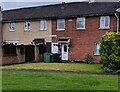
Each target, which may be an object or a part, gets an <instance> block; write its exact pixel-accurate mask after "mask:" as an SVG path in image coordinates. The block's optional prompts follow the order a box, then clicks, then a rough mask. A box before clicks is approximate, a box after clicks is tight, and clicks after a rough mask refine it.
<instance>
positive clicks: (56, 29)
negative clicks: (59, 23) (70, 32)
mask: <svg viewBox="0 0 120 92" xmlns="http://www.w3.org/2000/svg"><path fill="white" fill-rule="evenodd" d="M64 30H65V29H56V31H64Z"/></svg>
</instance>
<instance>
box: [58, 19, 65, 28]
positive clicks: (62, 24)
mask: <svg viewBox="0 0 120 92" xmlns="http://www.w3.org/2000/svg"><path fill="white" fill-rule="evenodd" d="M57 30H65V20H64V19H58V20H57Z"/></svg>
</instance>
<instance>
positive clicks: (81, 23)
mask: <svg viewBox="0 0 120 92" xmlns="http://www.w3.org/2000/svg"><path fill="white" fill-rule="evenodd" d="M76 28H77V29H85V17H81V18H77V21H76Z"/></svg>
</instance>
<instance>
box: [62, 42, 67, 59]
mask: <svg viewBox="0 0 120 92" xmlns="http://www.w3.org/2000/svg"><path fill="white" fill-rule="evenodd" d="M62 60H68V44H62Z"/></svg>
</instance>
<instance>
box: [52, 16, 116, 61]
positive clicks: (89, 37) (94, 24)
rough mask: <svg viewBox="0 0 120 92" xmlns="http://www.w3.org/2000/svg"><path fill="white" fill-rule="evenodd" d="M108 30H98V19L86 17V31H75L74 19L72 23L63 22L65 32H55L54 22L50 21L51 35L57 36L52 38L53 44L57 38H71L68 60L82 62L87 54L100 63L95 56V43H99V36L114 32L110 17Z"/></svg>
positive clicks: (114, 26) (112, 21)
mask: <svg viewBox="0 0 120 92" xmlns="http://www.w3.org/2000/svg"><path fill="white" fill-rule="evenodd" d="M110 21H111V22H110V29H104V30H101V29H99V26H100V17H86V29H85V30H77V29H76V18H74V19H72V21H68V19H66V20H65V30H64V31H57V30H56V23H57V21H56V20H53V21H52V34H53V35H57V38H53V39H52V40H53V42H55V41H57V40H58V39H59V37H71V39H72V40H71V47H70V48H69V60H84V58H85V56H86V55H87V54H90V55H91V56H92V57H93V58H94V61H95V62H99V61H100V56H95V55H94V51H95V43H98V42H100V37H101V35H103V34H105V33H106V32H107V31H114V30H116V18H115V17H114V16H111V17H110Z"/></svg>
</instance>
